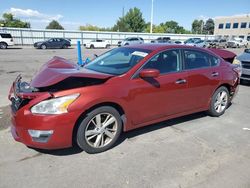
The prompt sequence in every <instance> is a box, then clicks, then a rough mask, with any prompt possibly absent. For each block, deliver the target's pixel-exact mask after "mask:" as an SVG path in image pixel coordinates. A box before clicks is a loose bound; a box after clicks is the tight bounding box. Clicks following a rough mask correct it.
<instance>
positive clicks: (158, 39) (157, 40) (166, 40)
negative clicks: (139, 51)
mask: <svg viewBox="0 0 250 188" xmlns="http://www.w3.org/2000/svg"><path fill="white" fill-rule="evenodd" d="M170 40H171V39H170V37H158V38H157V39H155V40H151V43H169V41H170Z"/></svg>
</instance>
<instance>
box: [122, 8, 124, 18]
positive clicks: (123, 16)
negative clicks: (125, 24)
mask: <svg viewBox="0 0 250 188" xmlns="http://www.w3.org/2000/svg"><path fill="white" fill-rule="evenodd" d="M122 18H124V7H122Z"/></svg>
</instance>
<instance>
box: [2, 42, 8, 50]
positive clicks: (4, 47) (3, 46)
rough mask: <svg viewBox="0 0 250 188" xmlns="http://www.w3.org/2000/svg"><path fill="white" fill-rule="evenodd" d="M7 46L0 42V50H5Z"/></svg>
mask: <svg viewBox="0 0 250 188" xmlns="http://www.w3.org/2000/svg"><path fill="white" fill-rule="evenodd" d="M7 46H8V45H7V44H6V43H5V42H0V49H6V48H7Z"/></svg>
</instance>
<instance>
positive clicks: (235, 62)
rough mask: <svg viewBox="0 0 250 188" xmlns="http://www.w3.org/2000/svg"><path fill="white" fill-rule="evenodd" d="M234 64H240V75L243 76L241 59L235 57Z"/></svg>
mask: <svg viewBox="0 0 250 188" xmlns="http://www.w3.org/2000/svg"><path fill="white" fill-rule="evenodd" d="M233 64H234V65H238V69H239V75H240V76H241V75H242V64H241V61H240V60H238V59H237V58H234V61H233Z"/></svg>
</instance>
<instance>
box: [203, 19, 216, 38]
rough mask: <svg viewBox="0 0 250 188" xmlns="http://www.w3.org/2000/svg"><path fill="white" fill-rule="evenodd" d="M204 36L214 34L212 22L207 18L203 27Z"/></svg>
mask: <svg viewBox="0 0 250 188" xmlns="http://www.w3.org/2000/svg"><path fill="white" fill-rule="evenodd" d="M204 31H205V34H209V35H212V34H214V20H213V19H212V18H209V19H208V20H207V21H206V23H205V25H204Z"/></svg>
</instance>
